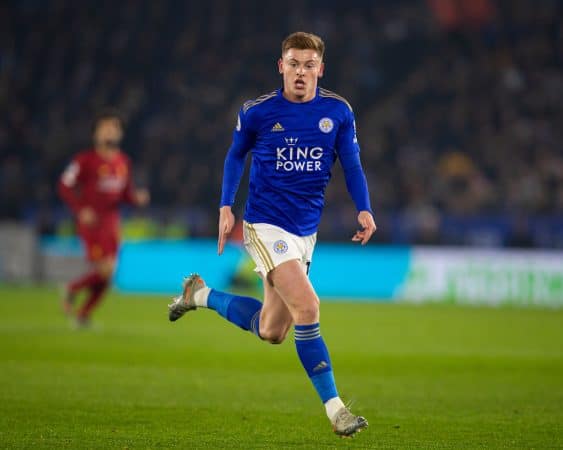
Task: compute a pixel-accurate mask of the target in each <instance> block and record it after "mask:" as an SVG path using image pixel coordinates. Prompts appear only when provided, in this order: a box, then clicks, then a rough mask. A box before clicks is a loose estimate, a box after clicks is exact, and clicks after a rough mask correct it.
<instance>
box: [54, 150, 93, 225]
mask: <svg viewBox="0 0 563 450" xmlns="http://www.w3.org/2000/svg"><path fill="white" fill-rule="evenodd" d="M86 170H87V162H86V160H85V158H82V157H81V155H78V156H76V157H75V158H74V159H73V160H72V161H71V162H70V164H69V165H68V166H67V167H66V169H65V170H64V172H63V173H62V175H61V177H60V179H59V182H58V192H59V196H60V197H61V199H62V200H63V201H64V202H65V203H66V204H67V206H68V207H69V208H70V209H71V210H72V212H73V213H75V214H76V213H77V212H78V211H79V210H80V208H81V207H82V206H83V204H82V199H81V197H80V194H79V190H80V187H81V185H82V183H83V181H84V177H85V172H86Z"/></svg>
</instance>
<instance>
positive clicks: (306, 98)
mask: <svg viewBox="0 0 563 450" xmlns="http://www.w3.org/2000/svg"><path fill="white" fill-rule="evenodd" d="M316 95H317V87H316V86H315V89H313V90H312V92H311V93H308V94H306V95H302V96H299V95H294V94H292V93H291V92H289V90H288V89H286V88H285V86H284V88H283V89H282V96H283V98H285V99H286V100H287V101H289V102H291V103H307V102H310V101H311V100H314V99H315V97H316Z"/></svg>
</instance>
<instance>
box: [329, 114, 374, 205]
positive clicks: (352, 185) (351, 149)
mask: <svg viewBox="0 0 563 450" xmlns="http://www.w3.org/2000/svg"><path fill="white" fill-rule="evenodd" d="M336 151H337V154H338V157H339V159H340V164H341V165H342V169H343V170H344V178H345V180H346V187H347V188H348V192H349V193H350V196H351V197H352V200H353V201H354V204H355V205H356V209H357V210H358V211H369V212H371V213H372V214H373V211H372V209H371V203H370V198H369V190H368V185H367V180H366V175H365V173H364V170H363V168H362V162H361V159H360V146H359V145H358V138H357V136H356V121H355V120H354V113H353V112H352V111H351V110H349V109H348V110H347V111H346V115H345V118H344V120H343V122H342V125H341V126H340V128H339V130H338V135H337V140H336Z"/></svg>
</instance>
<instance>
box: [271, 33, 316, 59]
mask: <svg viewBox="0 0 563 450" xmlns="http://www.w3.org/2000/svg"><path fill="white" fill-rule="evenodd" d="M290 48H296V49H297V50H315V51H316V52H317V53H318V54H319V58H321V59H323V55H324V52H325V43H324V42H323V40H322V39H321V38H320V36H317V35H316V34H313V33H305V32H304V31H297V32H295V33H291V34H290V35H289V36H288V37H286V38H285V39H284V40H283V42H282V46H281V51H282V56H283V55H285V52H287V51H288V50H289V49H290Z"/></svg>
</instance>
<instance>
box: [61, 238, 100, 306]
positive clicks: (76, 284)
mask: <svg viewBox="0 0 563 450" xmlns="http://www.w3.org/2000/svg"><path fill="white" fill-rule="evenodd" d="M79 236H80V239H81V241H82V245H83V247H84V250H85V252H86V260H87V261H88V262H89V265H90V269H89V270H88V271H87V272H86V273H85V274H82V275H80V276H79V277H77V278H76V279H74V280H72V281H71V282H70V283H68V284H67V286H66V289H65V293H64V297H63V302H62V306H63V310H64V312H65V313H66V314H68V315H69V316H70V315H73V313H74V306H75V303H76V297H77V295H78V294H79V293H80V292H81V291H83V290H88V291H92V290H93V289H94V288H95V287H96V286H98V285H99V284H100V283H102V282H104V279H105V277H104V276H103V274H102V273H100V270H99V267H98V264H97V263H98V262H99V261H100V259H101V258H102V257H103V248H102V246H101V245H100V242H99V237H98V236H97V233H96V232H95V230H80V232H79Z"/></svg>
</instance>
